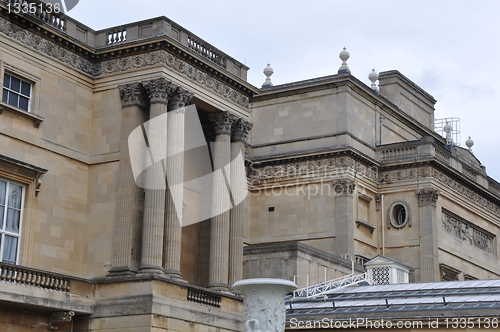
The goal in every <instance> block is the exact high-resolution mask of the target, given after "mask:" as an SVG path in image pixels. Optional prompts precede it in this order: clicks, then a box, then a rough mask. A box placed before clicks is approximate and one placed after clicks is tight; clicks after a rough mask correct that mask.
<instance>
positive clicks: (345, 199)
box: [333, 179, 356, 260]
mask: <svg viewBox="0 0 500 332" xmlns="http://www.w3.org/2000/svg"><path fill="white" fill-rule="evenodd" d="M355 187H356V185H355V183H354V181H353V180H350V179H344V180H338V181H334V184H333V189H334V193H335V195H336V197H335V219H336V223H335V254H337V255H339V256H342V257H343V258H345V259H348V260H352V259H354V197H353V193H354V189H355Z"/></svg>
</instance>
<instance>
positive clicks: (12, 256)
mask: <svg viewBox="0 0 500 332" xmlns="http://www.w3.org/2000/svg"><path fill="white" fill-rule="evenodd" d="M17 242H18V238H17V237H12V236H7V235H6V236H5V244H4V247H3V261H4V262H6V263H10V264H16V257H17Z"/></svg>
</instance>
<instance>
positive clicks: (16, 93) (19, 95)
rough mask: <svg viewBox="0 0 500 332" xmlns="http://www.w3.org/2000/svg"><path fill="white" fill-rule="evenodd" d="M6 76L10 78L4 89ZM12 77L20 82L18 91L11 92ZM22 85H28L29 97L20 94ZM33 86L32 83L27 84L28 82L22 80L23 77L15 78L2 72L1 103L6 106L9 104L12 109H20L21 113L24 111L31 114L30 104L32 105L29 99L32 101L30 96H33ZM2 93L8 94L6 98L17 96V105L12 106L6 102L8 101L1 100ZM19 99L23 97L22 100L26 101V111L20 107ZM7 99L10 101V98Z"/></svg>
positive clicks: (8, 73)
mask: <svg viewBox="0 0 500 332" xmlns="http://www.w3.org/2000/svg"><path fill="white" fill-rule="evenodd" d="M6 75H9V76H10V78H11V81H10V84H9V87H6V86H5V76H6ZM13 77H14V78H17V79H18V80H19V81H20V84H21V85H20V87H19V89H20V90H19V91H14V90H12V78H13ZM23 83H26V84H28V85H29V95H25V94H23V92H22V84H23ZM33 85H34V84H33V83H32V82H29V81H28V80H26V79H24V78H23V77H18V76H16V75H13V74H11V73H10V72H5V71H4V73H3V86H2V102H4V103H7V104H9V105H11V106H13V107H17V108H19V109H21V110H23V111H26V112H29V113H31V104H32V100H31V99H32V96H33ZM4 91H7V92H8V94H7V96H8V97H10V96H11V95H16V96H18V100H17V104H18V106H16V105H12V104H11V103H10V102H8V101H4V100H3V92H4ZM21 97H24V98H26V99H28V105H27V107H26V108H27V109H24V108H22V107H20V103H21V102H20V99H21ZM9 99H10V98H9Z"/></svg>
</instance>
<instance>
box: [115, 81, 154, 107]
mask: <svg viewBox="0 0 500 332" xmlns="http://www.w3.org/2000/svg"><path fill="white" fill-rule="evenodd" d="M118 89H119V90H120V98H121V100H122V107H127V106H140V107H146V106H147V100H146V91H145V90H144V86H143V85H142V84H141V83H139V82H137V83H130V84H125V85H120V86H119V87H118Z"/></svg>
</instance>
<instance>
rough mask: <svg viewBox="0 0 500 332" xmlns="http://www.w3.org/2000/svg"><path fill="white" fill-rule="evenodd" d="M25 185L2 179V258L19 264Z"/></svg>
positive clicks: (0, 243) (0, 227)
mask: <svg viewBox="0 0 500 332" xmlns="http://www.w3.org/2000/svg"><path fill="white" fill-rule="evenodd" d="M23 201H24V187H23V186H21V185H18V184H15V183H12V182H10V181H7V180H3V179H0V258H1V260H2V262H6V263H10V264H17V258H18V256H19V240H20V236H21V233H20V230H21V215H22V207H23Z"/></svg>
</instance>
